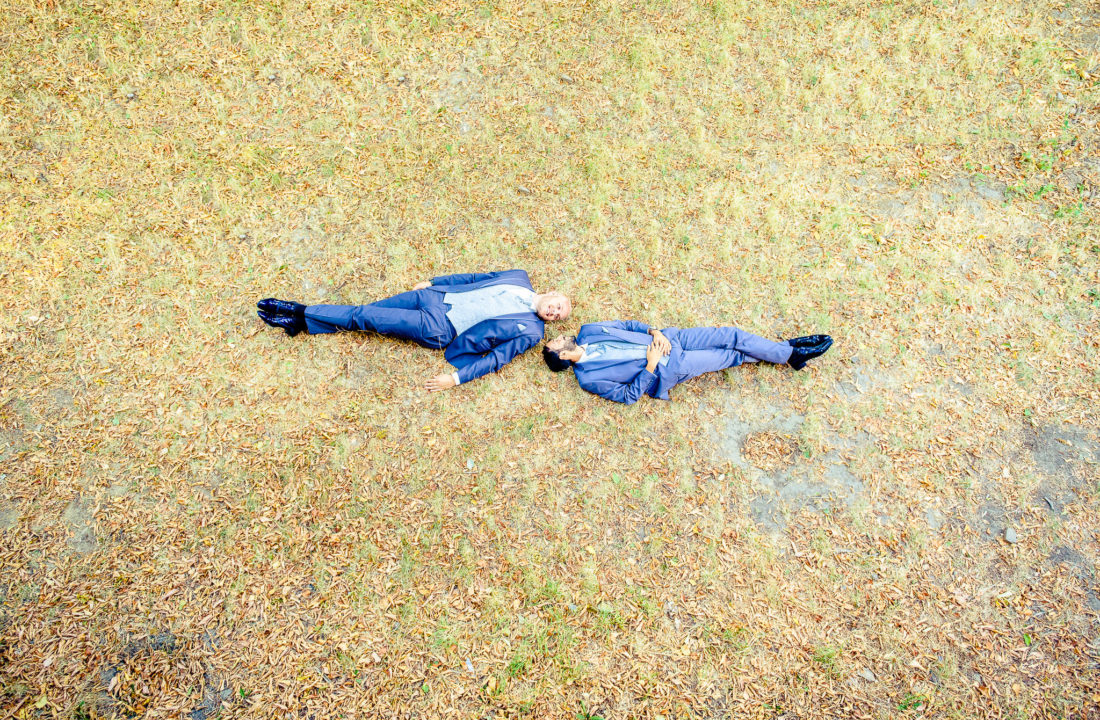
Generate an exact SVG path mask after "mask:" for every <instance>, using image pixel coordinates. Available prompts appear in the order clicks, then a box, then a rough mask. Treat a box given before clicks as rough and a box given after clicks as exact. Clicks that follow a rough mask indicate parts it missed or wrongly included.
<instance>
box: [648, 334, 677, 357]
mask: <svg viewBox="0 0 1100 720" xmlns="http://www.w3.org/2000/svg"><path fill="white" fill-rule="evenodd" d="M650 334H651V335H653V342H652V343H650V347H656V348H657V349H658V350H660V351H661V354H662V355H668V354H669V353H670V352H672V341H670V340H669V339H668V338H667V337H666V336H665V334H664V333H663V332H661V331H660V330H656V329H654V330H651V331H650Z"/></svg>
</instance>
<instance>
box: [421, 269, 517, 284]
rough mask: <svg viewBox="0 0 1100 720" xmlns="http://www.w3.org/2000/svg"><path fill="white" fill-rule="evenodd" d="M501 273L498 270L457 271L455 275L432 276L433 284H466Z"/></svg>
mask: <svg viewBox="0 0 1100 720" xmlns="http://www.w3.org/2000/svg"><path fill="white" fill-rule="evenodd" d="M497 275H500V273H498V272H490V273H456V274H454V275H440V276H439V277H434V278H432V285H466V284H468V283H475V282H481V281H482V280H489V279H492V278H495V277H496V276H497Z"/></svg>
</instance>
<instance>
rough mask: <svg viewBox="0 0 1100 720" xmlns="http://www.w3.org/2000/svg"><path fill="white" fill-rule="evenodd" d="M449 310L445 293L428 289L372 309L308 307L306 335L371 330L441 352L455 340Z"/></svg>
mask: <svg viewBox="0 0 1100 720" xmlns="http://www.w3.org/2000/svg"><path fill="white" fill-rule="evenodd" d="M448 309H450V306H449V305H447V304H446V303H445V302H443V293H441V292H439V291H438V290H431V289H428V288H425V289H423V290H410V291H409V292H403V293H401V294H400V295H394V296H393V297H391V298H386V299H385V300H379V301H378V302H374V303H370V304H369V305H309V306H308V307H306V310H305V318H306V331H307V332H309V333H310V334H311V335H316V334H319V333H332V332H340V331H341V330H370V331H372V332H376V333H379V334H380V335H390V336H392V337H399V338H404V339H406V340H412V341H413V342H415V343H418V344H419V345H422V346H423V347H426V348H432V349H436V350H438V349H439V348H444V347H447V345H449V344H450V342H451V341H452V340H454V339H455V329H454V326H452V325H451V321H450V320H448V319H447V310H448Z"/></svg>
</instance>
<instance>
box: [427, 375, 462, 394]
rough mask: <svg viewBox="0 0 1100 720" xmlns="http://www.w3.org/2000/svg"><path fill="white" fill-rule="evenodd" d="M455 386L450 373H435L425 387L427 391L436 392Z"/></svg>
mask: <svg viewBox="0 0 1100 720" xmlns="http://www.w3.org/2000/svg"><path fill="white" fill-rule="evenodd" d="M454 386H455V379H454V378H453V377H451V374H450V373H447V374H446V375H436V376H435V377H434V378H432V379H431V380H429V381H428V382H427V384H426V386H425V387H427V388H428V391H429V392H438V391H439V390H450V389H451V388H453V387H454Z"/></svg>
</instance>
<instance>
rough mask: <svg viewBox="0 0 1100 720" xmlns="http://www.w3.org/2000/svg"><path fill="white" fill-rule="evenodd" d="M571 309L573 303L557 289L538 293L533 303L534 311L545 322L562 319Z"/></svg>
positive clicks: (567, 315)
mask: <svg viewBox="0 0 1100 720" xmlns="http://www.w3.org/2000/svg"><path fill="white" fill-rule="evenodd" d="M572 310H573V304H572V303H571V302H569V298H567V297H566V296H565V295H562V294H561V293H560V292H557V291H551V292H548V293H543V294H542V295H539V298H538V301H537V302H536V303H535V312H537V313H538V316H539V317H540V318H542V319H543V320H545V321H546V322H554V321H555V320H564V319H566V318H567V317H569V313H570V312H572Z"/></svg>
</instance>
